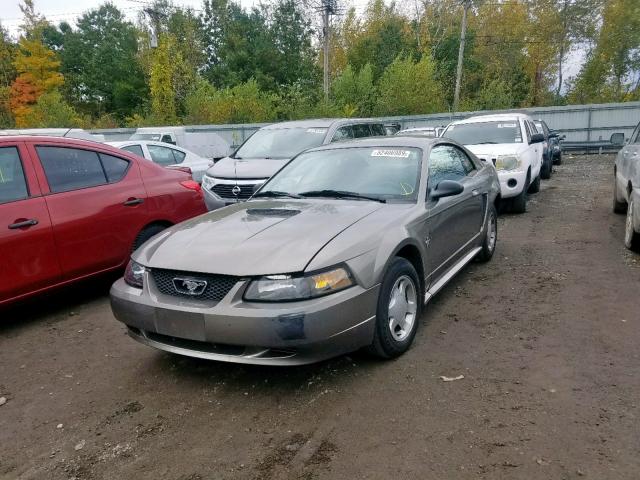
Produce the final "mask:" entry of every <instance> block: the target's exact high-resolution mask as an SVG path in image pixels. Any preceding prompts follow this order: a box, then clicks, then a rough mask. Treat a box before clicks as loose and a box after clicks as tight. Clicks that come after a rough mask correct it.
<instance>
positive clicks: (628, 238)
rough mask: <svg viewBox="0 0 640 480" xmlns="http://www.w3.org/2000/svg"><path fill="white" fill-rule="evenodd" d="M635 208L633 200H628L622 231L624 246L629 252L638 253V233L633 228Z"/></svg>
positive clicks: (639, 245) (639, 237) (639, 240)
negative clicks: (625, 219)
mask: <svg viewBox="0 0 640 480" xmlns="http://www.w3.org/2000/svg"><path fill="white" fill-rule="evenodd" d="M635 208H636V207H635V201H634V200H633V198H630V199H629V205H628V206H627V221H626V223H625V229H624V245H625V247H627V248H628V249H629V250H633V251H634V252H638V253H640V233H638V232H636V230H635V228H634V227H633V216H634V212H635Z"/></svg>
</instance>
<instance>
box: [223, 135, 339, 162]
mask: <svg viewBox="0 0 640 480" xmlns="http://www.w3.org/2000/svg"><path fill="white" fill-rule="evenodd" d="M326 134H327V129H326V128H267V129H264V130H258V131H257V132H256V133H254V134H253V135H252V136H251V137H250V138H249V139H248V140H247V141H246V142H245V143H244V145H242V146H241V147H240V148H239V149H238V151H237V152H236V153H235V155H234V157H235V158H292V157H295V156H296V155H297V154H299V153H300V152H304V151H305V150H307V149H309V148H313V147H318V146H320V145H322V141H323V140H324V137H325V136H326Z"/></svg>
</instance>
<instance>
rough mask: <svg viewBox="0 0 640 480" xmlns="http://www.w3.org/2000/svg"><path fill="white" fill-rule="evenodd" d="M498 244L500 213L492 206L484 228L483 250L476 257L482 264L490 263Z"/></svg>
mask: <svg viewBox="0 0 640 480" xmlns="http://www.w3.org/2000/svg"><path fill="white" fill-rule="evenodd" d="M497 242H498V212H497V211H496V207H495V206H493V205H491V206H490V207H489V211H488V212H487V220H486V224H485V226H484V240H483V242H482V250H480V253H479V254H478V256H477V257H476V258H477V259H478V260H479V261H481V262H488V261H489V260H491V257H493V252H495V250H496V243H497Z"/></svg>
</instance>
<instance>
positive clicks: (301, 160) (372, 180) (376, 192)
mask: <svg viewBox="0 0 640 480" xmlns="http://www.w3.org/2000/svg"><path fill="white" fill-rule="evenodd" d="M421 156H422V153H421V150H420V149H418V148H405V147H354V148H340V149H335V150H322V151H317V152H307V153H303V154H301V155H300V156H299V157H297V158H295V159H294V160H292V161H291V162H290V163H289V164H288V165H287V166H285V167H284V168H283V169H282V170H281V171H280V172H279V173H277V174H276V175H275V176H274V177H272V178H271V180H269V182H268V183H267V184H266V185H265V186H264V187H263V188H262V189H261V190H260V191H259V192H258V193H257V194H256V196H257V197H268V196H271V197H275V196H284V195H287V196H290V197H303V198H314V197H316V198H320V197H324V198H344V199H357V198H358V197H359V198H361V199H364V200H371V199H373V200H381V201H386V200H398V201H410V202H415V200H416V198H417V191H418V187H419V185H420V166H421Z"/></svg>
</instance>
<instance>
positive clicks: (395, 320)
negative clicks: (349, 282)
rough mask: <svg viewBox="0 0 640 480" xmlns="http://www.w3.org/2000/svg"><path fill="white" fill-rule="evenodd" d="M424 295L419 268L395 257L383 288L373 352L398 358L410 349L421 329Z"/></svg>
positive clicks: (381, 288) (383, 356) (377, 315)
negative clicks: (420, 319) (417, 331)
mask: <svg viewBox="0 0 640 480" xmlns="http://www.w3.org/2000/svg"><path fill="white" fill-rule="evenodd" d="M421 298H422V297H421V294H420V281H419V280H418V274H417V273H416V270H415V268H413V265H411V263H410V262H409V261H408V260H406V259H404V258H395V259H394V260H393V262H392V263H391V266H390V267H389V270H388V271H387V273H386V274H385V276H384V279H383V281H382V286H381V287H380V294H379V296H378V307H377V310H376V325H375V333H374V336H373V343H372V344H371V345H370V346H369V352H371V353H372V354H374V355H376V356H378V357H381V358H395V357H398V356H400V355H402V354H403V353H404V352H406V351H407V350H408V349H409V347H410V346H411V343H412V342H413V338H414V337H415V336H416V330H417V329H418V320H419V318H420V312H421V310H422V308H421V307H422V300H421Z"/></svg>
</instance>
